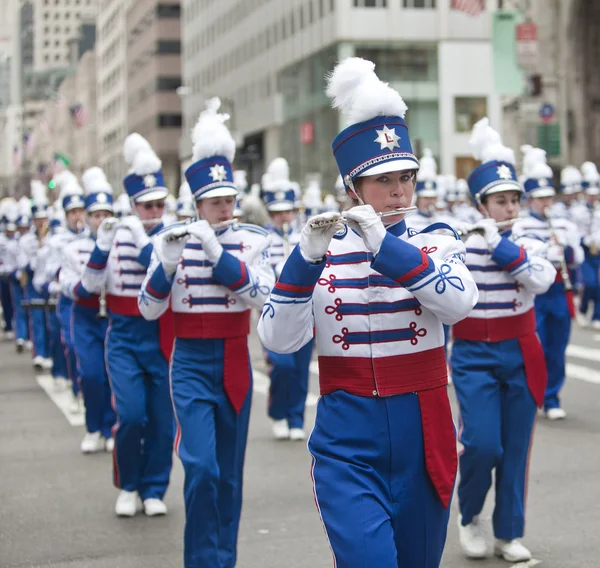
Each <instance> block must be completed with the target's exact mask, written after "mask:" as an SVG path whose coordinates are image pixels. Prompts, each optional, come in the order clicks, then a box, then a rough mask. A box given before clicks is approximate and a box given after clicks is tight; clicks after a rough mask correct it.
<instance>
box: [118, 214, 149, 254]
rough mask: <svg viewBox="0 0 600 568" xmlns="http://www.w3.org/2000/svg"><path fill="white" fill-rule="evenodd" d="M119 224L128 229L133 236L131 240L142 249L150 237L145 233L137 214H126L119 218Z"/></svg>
mask: <svg viewBox="0 0 600 568" xmlns="http://www.w3.org/2000/svg"><path fill="white" fill-rule="evenodd" d="M121 225H122V226H123V227H124V228H125V229H129V231H131V234H132V236H133V242H134V243H135V246H136V247H138V248H139V249H143V248H144V247H145V246H146V245H147V244H148V243H149V242H150V237H149V236H148V235H147V234H146V229H144V224H143V223H142V221H141V219H140V218H139V217H138V216H137V215H128V216H127V217H124V218H123V219H121Z"/></svg>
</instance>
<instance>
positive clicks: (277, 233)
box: [267, 225, 294, 237]
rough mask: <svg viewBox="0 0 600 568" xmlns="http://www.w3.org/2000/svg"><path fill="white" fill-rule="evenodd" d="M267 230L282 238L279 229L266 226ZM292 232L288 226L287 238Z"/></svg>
mask: <svg viewBox="0 0 600 568" xmlns="http://www.w3.org/2000/svg"><path fill="white" fill-rule="evenodd" d="M267 230H268V231H271V232H272V233H275V234H276V235H279V236H280V237H283V229H280V228H279V227H276V226H275V225H267ZM293 232H294V230H293V229H292V227H291V226H290V227H289V228H288V232H287V234H288V236H289V235H291V234H292V233H293Z"/></svg>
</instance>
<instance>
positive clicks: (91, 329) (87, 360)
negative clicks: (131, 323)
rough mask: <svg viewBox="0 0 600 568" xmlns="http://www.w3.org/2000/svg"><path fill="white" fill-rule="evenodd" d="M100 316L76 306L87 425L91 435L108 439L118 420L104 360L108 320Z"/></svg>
mask: <svg viewBox="0 0 600 568" xmlns="http://www.w3.org/2000/svg"><path fill="white" fill-rule="evenodd" d="M97 314H98V310H96V309H94V308H88V307H85V306H80V305H78V304H73V313H72V317H73V343H74V345H75V354H76V355H77V366H78V368H79V372H80V375H81V391H82V393H83V400H84V402H85V426H86V428H87V431H88V432H100V433H101V434H102V435H103V436H104V437H105V438H107V439H108V438H112V428H113V426H114V425H115V419H116V417H115V411H114V409H113V407H112V403H111V394H112V393H111V390H110V384H109V382H108V375H107V374H106V364H105V360H104V342H105V339H106V330H107V328H108V320H106V319H98V317H97Z"/></svg>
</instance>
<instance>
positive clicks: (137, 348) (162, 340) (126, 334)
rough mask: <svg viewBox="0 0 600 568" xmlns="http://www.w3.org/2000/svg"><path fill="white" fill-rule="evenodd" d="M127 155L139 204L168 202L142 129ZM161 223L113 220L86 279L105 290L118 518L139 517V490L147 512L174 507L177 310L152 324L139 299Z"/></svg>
mask: <svg viewBox="0 0 600 568" xmlns="http://www.w3.org/2000/svg"><path fill="white" fill-rule="evenodd" d="M124 154H125V159H126V161H127V162H128V163H129V164H130V165H132V170H131V173H130V174H129V175H128V176H127V177H126V178H125V179H124V182H123V184H124V186H125V190H126V191H127V194H128V195H129V196H130V198H131V200H132V201H133V203H135V204H144V203H146V202H149V201H156V200H162V199H165V197H166V196H167V194H168V190H167V188H166V187H164V178H163V175H162V171H161V169H160V168H161V162H160V160H159V159H158V157H157V156H156V154H154V152H153V151H152V149H151V148H150V145H149V144H148V142H147V141H146V140H145V139H144V138H143V137H141V136H140V135H139V134H130V135H129V136H128V137H127V138H126V139H125V143H124ZM162 228H163V225H162V223H161V222H158V224H157V225H156V226H154V227H153V228H151V229H149V230H146V229H145V228H144V225H143V224H142V222H141V221H140V219H139V217H137V216H134V215H132V216H128V217H123V218H121V221H120V224H119V225H117V223H115V222H114V220H112V219H106V220H105V221H103V222H102V224H101V225H100V228H99V229H98V235H97V238H96V246H95V248H94V250H93V251H92V254H91V256H90V259H89V261H88V263H87V266H86V268H85V271H84V274H83V278H82V286H83V288H84V289H85V290H87V291H88V292H89V293H91V294H100V293H101V291H102V289H103V288H104V289H105V290H106V305H107V310H108V316H109V325H108V331H107V335H106V361H107V371H108V377H109V381H110V385H111V388H112V393H113V404H114V408H115V411H116V414H117V422H116V425H115V428H114V429H113V437H114V440H115V442H114V443H115V448H114V452H113V463H114V468H113V473H114V475H113V480H114V485H115V487H117V488H119V489H121V492H120V493H119V496H118V498H117V502H116V504H115V512H116V514H117V515H118V516H126V517H132V516H134V515H135V514H136V512H137V511H138V495H139V498H141V500H142V501H143V506H144V512H145V513H146V515H148V516H154V515H162V514H165V513H166V512H167V508H166V506H165V504H164V503H163V502H162V499H163V497H164V495H165V493H166V491H167V487H168V484H169V476H170V473H171V467H172V451H173V438H174V423H173V409H172V406H171V402H170V400H169V384H168V373H169V368H168V359H169V357H170V350H171V345H172V337H170V334H169V323H170V322H169V319H168V318H169V316H170V314H167V315H166V316H165V318H163V319H162V321H160V322H158V321H147V320H145V319H144V318H143V317H142V315H141V313H140V311H139V309H138V303H137V296H138V292H139V290H140V287H141V285H142V282H143V281H144V278H145V277H146V272H147V269H148V266H149V265H150V258H151V256H152V251H153V247H154V242H155V241H156V235H157V234H158V233H159V232H160V230H161V229H162Z"/></svg>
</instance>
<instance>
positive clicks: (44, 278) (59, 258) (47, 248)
mask: <svg viewBox="0 0 600 568" xmlns="http://www.w3.org/2000/svg"><path fill="white" fill-rule="evenodd" d="M83 234H88V231H87V229H86V230H84V231H83V232H82V233H76V232H75V231H72V230H71V229H68V228H67V229H65V228H62V227H60V228H58V230H56V231H55V232H53V233H52V234H51V235H48V236H47V238H46V242H45V243H44V246H43V247H42V248H41V249H40V253H41V254H40V255H38V256H40V257H41V258H40V263H39V264H40V268H39V270H37V269H36V274H35V277H34V281H33V285H34V287H35V288H36V289H37V290H38V292H47V290H48V286H49V284H50V282H58V275H59V272H60V270H61V268H62V265H63V263H64V253H65V250H66V247H67V246H68V245H69V243H71V242H73V241H74V240H75V239H78V238H79V237H80V235H83Z"/></svg>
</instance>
